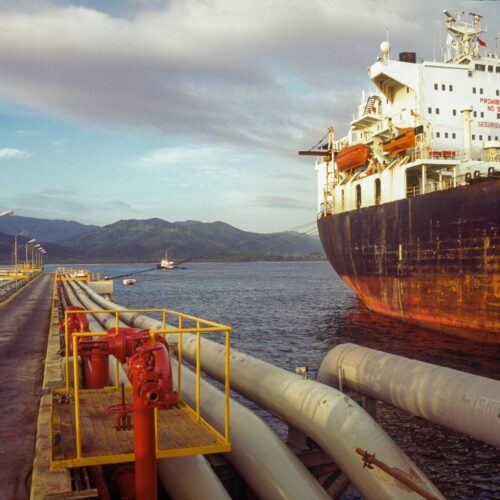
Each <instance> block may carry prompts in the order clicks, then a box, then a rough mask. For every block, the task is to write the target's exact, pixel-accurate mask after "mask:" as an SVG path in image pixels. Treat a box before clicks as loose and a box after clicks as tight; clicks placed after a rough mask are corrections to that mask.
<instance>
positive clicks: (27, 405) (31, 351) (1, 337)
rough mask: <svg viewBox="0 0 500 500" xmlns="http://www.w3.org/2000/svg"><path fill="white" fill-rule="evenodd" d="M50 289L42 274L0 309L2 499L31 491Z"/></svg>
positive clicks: (48, 277)
mask: <svg viewBox="0 0 500 500" xmlns="http://www.w3.org/2000/svg"><path fill="white" fill-rule="evenodd" d="M52 284H53V276H52V275H50V274H44V275H42V276H40V277H39V278H38V279H36V280H35V281H34V282H33V283H32V284H31V285H30V286H28V287H27V288H25V289H24V290H22V291H21V292H20V293H19V295H17V296H16V297H15V298H14V299H13V300H12V301H11V302H10V303H9V304H8V305H6V306H5V307H4V308H3V309H0V377H1V378H2V383H1V384H0V405H1V408H2V411H1V412H0V443H1V446H0V484H2V498H26V497H27V496H28V492H29V483H30V475H31V469H32V466H33V453H34V447H35V433H36V423H37V417H38V404H39V400H40V393H41V388H42V371H43V363H42V361H43V359H44V356H45V346H46V344H47V332H48V329H49V320H50V307H51V298H52Z"/></svg>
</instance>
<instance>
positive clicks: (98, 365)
mask: <svg viewBox="0 0 500 500" xmlns="http://www.w3.org/2000/svg"><path fill="white" fill-rule="evenodd" d="M107 332H108V334H107V335H105V336H102V337H99V338H98V339H95V340H94V339H82V341H81V342H80V343H79V349H80V353H81V355H82V358H83V359H84V366H85V375H86V381H87V387H88V388H94V389H95V388H101V387H104V386H105V385H107V383H108V379H109V371H108V366H109V364H108V361H109V355H110V354H112V355H114V356H115V357H116V358H117V359H118V360H119V361H121V362H122V363H123V362H127V372H128V377H129V379H130V381H131V383H132V387H133V395H134V404H133V409H134V427H135V432H134V450H135V490H136V499H137V500H150V499H155V498H156V497H157V488H156V440H155V418H154V410H155V408H158V409H167V408H170V407H171V406H172V405H173V404H175V403H176V402H177V393H176V392H175V391H174V390H173V380H172V368H171V364H170V357H169V352H168V345H167V343H166V341H165V339H163V337H161V336H156V337H154V338H153V339H152V338H151V336H150V334H149V330H140V329H137V328H118V329H116V328H111V329H109V330H107ZM116 406H117V405H114V406H113V407H110V408H109V411H110V412H111V413H116V411H115V409H116ZM122 406H123V407H124V408H123V410H124V411H125V410H127V413H128V409H126V405H122ZM119 427H121V426H119Z"/></svg>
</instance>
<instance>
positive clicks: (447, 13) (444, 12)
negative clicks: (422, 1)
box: [443, 9, 456, 22]
mask: <svg viewBox="0 0 500 500" xmlns="http://www.w3.org/2000/svg"><path fill="white" fill-rule="evenodd" d="M443 14H444V15H445V16H446V17H447V18H448V19H450V20H451V21H453V22H456V20H455V18H454V17H453V16H452V15H451V14H450V13H449V12H448V11H447V10H446V9H445V10H443Z"/></svg>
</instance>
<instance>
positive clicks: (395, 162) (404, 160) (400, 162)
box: [384, 156, 410, 170]
mask: <svg viewBox="0 0 500 500" xmlns="http://www.w3.org/2000/svg"><path fill="white" fill-rule="evenodd" d="M409 159H410V157H409V156H403V157H402V158H396V159H394V160H393V161H391V163H389V165H387V167H385V168H384V170H389V169H390V168H395V167H401V166H402V165H404V164H405V163H408V160H409Z"/></svg>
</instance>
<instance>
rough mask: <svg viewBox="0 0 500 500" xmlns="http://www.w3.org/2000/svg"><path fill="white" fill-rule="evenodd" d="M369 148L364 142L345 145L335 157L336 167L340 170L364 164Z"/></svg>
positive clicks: (369, 151)
mask: <svg viewBox="0 0 500 500" xmlns="http://www.w3.org/2000/svg"><path fill="white" fill-rule="evenodd" d="M370 153H371V149H370V147H369V146H367V145H366V144H354V145H353V146H347V147H346V148H344V149H343V150H342V151H340V152H339V153H338V154H337V156H336V157H335V161H336V163H337V167H338V169H339V170H340V171H341V172H345V171H347V170H352V169H353V168H357V167H362V166H364V165H366V163H367V161H368V158H369V156H370Z"/></svg>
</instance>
